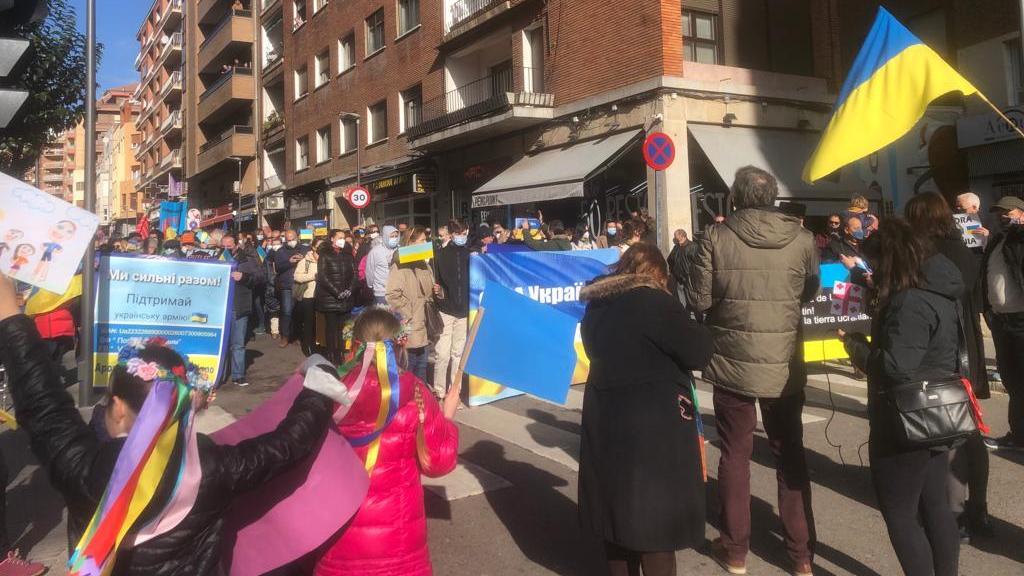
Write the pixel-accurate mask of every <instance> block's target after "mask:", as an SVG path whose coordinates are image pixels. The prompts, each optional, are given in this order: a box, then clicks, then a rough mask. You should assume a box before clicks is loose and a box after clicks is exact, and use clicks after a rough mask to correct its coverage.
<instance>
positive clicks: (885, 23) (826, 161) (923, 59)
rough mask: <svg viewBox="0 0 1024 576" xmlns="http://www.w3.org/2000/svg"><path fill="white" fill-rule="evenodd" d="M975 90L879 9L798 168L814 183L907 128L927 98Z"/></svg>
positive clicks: (929, 100)
mask: <svg viewBox="0 0 1024 576" xmlns="http://www.w3.org/2000/svg"><path fill="white" fill-rule="evenodd" d="M949 92H962V93H963V94H964V95H965V96H966V95H969V94H974V93H976V92H978V89H977V88H975V87H974V86H972V85H971V83H970V82H968V81H967V80H965V79H964V78H963V77H962V76H960V74H958V73H957V71H956V70H954V69H953V67H952V66H950V65H949V64H947V63H946V61H945V60H943V59H942V57H940V56H939V55H938V54H936V53H935V51H934V50H932V49H931V48H929V47H928V46H926V45H925V44H924V43H923V42H921V40H920V39H918V38H917V36H914V35H913V34H912V33H911V32H910V30H907V29H906V28H905V27H904V26H903V25H902V24H900V23H899V21H897V20H896V19H895V18H893V16H892V14H890V13H889V12H888V11H887V10H886V9H885V8H879V9H878V16H877V17H876V18H875V23H874V25H872V27H871V31H870V32H868V37H867V39H866V40H865V41H864V45H863V46H862V47H861V49H860V53H859V54H857V59H856V60H854V61H853V66H852V67H851V68H850V73H849V75H848V76H847V77H846V82H844V83H843V88H842V90H840V91H839V98H838V99H837V100H836V107H835V112H834V113H833V115H832V119H831V120H830V121H829V123H828V126H827V127H826V128H825V132H824V134H822V136H821V141H820V142H819V143H818V148H817V150H815V151H814V154H813V155H812V156H811V159H810V160H808V162H807V166H805V167H804V174H803V177H804V180H806V181H807V182H814V181H815V180H818V179H820V178H823V177H825V176H828V175H829V174H831V173H833V172H835V171H836V170H838V169H839V168H841V167H842V166H844V165H846V164H849V163H851V162H854V161H856V160H859V159H861V158H864V157H865V156H867V155H868V154H871V153H872V152H875V151H876V150H879V149H881V148H884V147H885V146H888V145H889V144H891V143H893V142H895V141H896V140H897V139H899V138H900V137H901V136H903V135H904V134H906V133H907V132H909V131H910V129H911V128H913V127H914V125H915V124H917V121H918V120H920V119H921V117H922V116H923V115H924V113H925V110H926V109H927V108H928V105H929V104H930V103H931V101H932V100H935V99H936V98H938V97H939V96H942V95H943V94H947V93H949Z"/></svg>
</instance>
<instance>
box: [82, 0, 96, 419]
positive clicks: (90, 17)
mask: <svg viewBox="0 0 1024 576" xmlns="http://www.w3.org/2000/svg"><path fill="white" fill-rule="evenodd" d="M85 209H86V211H88V212H93V213H95V212H96V0H87V1H86V3H85ZM94 251H95V250H94V243H93V242H89V244H88V247H87V248H86V250H85V262H84V263H83V266H82V296H83V298H82V304H83V305H82V362H83V364H84V366H83V367H82V368H81V369H80V373H81V374H80V376H81V377H80V378H79V381H80V382H79V384H78V405H79V406H83V407H84V406H88V405H90V404H92V387H93V349H94V347H95V345H96V343H95V342H94V338H93V323H94V321H95V319H94V318H93V316H94V309H93V305H94V303H93V296H94V294H95V291H94V289H93V281H94V276H95V274H94V272H95V270H94V268H93V258H94V256H93V254H94Z"/></svg>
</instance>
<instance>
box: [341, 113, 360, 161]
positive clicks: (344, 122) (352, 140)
mask: <svg viewBox="0 0 1024 576" xmlns="http://www.w3.org/2000/svg"><path fill="white" fill-rule="evenodd" d="M357 137H358V132H357V124H356V119H355V118H342V119H341V153H342V154H348V153H349V152H352V151H353V150H355V149H356V146H358V143H357V142H356V138H357Z"/></svg>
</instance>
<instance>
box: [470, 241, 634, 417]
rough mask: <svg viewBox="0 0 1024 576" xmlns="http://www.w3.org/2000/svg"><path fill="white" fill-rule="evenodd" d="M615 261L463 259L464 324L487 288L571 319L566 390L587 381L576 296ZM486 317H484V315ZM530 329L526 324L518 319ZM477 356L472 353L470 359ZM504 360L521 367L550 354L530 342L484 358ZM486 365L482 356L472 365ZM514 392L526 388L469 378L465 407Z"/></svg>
mask: <svg viewBox="0 0 1024 576" xmlns="http://www.w3.org/2000/svg"><path fill="white" fill-rule="evenodd" d="M618 259H619V251H618V250H617V249H614V248H612V249H607V250H579V251H575V252H532V251H531V252H508V253H504V254H491V253H487V254H473V255H471V256H470V258H469V321H470V323H472V322H473V320H474V318H475V317H476V313H477V310H478V309H479V308H480V302H481V297H482V296H483V294H484V292H485V287H486V286H487V284H488V282H492V283H496V284H499V285H501V286H504V287H505V288H507V289H509V290H511V291H513V292H515V293H517V294H519V295H522V296H526V297H528V298H530V299H532V300H535V301H537V302H540V303H541V304H546V305H549V306H553V307H555V308H556V309H558V310H559V311H560V312H563V313H565V314H568V315H569V316H572V317H573V318H575V319H576V323H577V328H576V330H575V331H574V332H575V334H574V337H573V338H572V340H571V341H566V342H564V343H563V344H562V348H566V349H572V350H574V351H575V353H576V365H575V367H574V369H573V372H572V378H571V382H570V384H578V383H581V382H585V381H586V380H587V374H588V373H589V372H590V361H589V360H588V359H587V357H586V354H584V353H583V344H582V342H581V341H580V337H579V329H578V324H579V321H580V319H582V318H583V313H584V311H585V310H586V304H585V303H583V302H581V301H580V299H579V296H580V290H581V289H582V288H583V286H584V285H586V283H587V282H589V281H591V280H593V279H594V278H595V277H597V276H600V275H602V274H607V273H608V267H609V266H611V265H612V264H614V263H615V262H616V261H618ZM488 314H490V312H489V311H488ZM519 321H520V322H525V323H530V322H532V320H531V318H528V317H527V318H520V319H519ZM477 353H479V352H475V353H474V356H475V355H476V354H477ZM498 353H501V354H507V355H511V356H513V357H515V358H518V359H519V360H521V361H522V362H524V363H534V362H536V361H537V359H539V358H544V357H545V354H555V352H553V351H549V350H541V349H539V348H537V347H536V346H534V342H530V341H524V340H520V341H515V340H514V339H506V344H505V346H504V347H502V349H501V350H498V349H491V350H489V351H486V354H498ZM480 360H486V355H484V356H482V357H480V358H474V361H480ZM515 386H529V384H528V383H525V382H519V383H513V382H502V383H498V382H492V381H488V380H485V379H483V378H478V377H476V376H470V378H469V405H470V406H480V405H481V404H487V403H489V402H493V401H495V400H500V399H502V398H508V397H510V396H516V395H518V394H521V392H520V391H518V390H517V389H515Z"/></svg>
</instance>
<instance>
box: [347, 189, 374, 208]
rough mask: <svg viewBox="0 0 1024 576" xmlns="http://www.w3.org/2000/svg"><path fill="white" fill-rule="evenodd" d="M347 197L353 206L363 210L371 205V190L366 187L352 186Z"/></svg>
mask: <svg viewBox="0 0 1024 576" xmlns="http://www.w3.org/2000/svg"><path fill="white" fill-rule="evenodd" d="M345 199H346V200H348V203H349V205H351V206H352V207H353V208H355V209H356V210H361V209H363V208H366V207H367V206H369V205H370V192H369V191H368V190H367V189H366V188H359V187H356V188H350V189H349V191H348V193H347V194H345Z"/></svg>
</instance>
